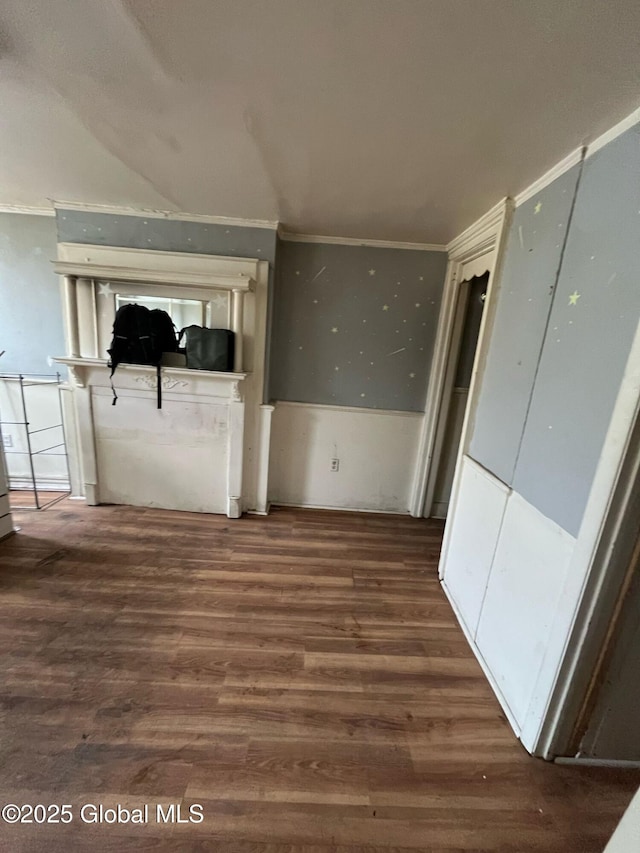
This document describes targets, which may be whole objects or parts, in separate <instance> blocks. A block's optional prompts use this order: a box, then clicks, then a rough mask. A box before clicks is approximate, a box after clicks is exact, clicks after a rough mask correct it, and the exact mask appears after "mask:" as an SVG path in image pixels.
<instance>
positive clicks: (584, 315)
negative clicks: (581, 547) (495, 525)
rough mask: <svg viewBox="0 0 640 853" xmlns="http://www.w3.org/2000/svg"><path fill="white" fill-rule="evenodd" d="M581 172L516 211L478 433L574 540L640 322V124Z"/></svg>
mask: <svg viewBox="0 0 640 853" xmlns="http://www.w3.org/2000/svg"><path fill="white" fill-rule="evenodd" d="M579 169H580V167H578V166H576V167H574V168H573V169H571V170H570V171H569V172H567V173H565V174H564V175H562V176H561V177H560V178H558V179H557V180H556V181H554V183H552V184H551V185H550V186H549V187H547V188H545V189H544V190H543V191H542V192H541V193H539V194H538V195H537V196H535V197H533V198H532V199H530V200H529V201H528V202H526V203H525V204H523V205H521V206H520V207H519V208H518V209H517V211H516V214H515V217H514V221H513V224H512V228H511V232H510V235H509V242H508V250H507V257H506V260H505V268H504V274H503V278H502V282H501V285H500V291H499V296H498V299H499V301H498V306H497V313H496V321H495V325H494V331H493V336H492V339H491V344H490V351H489V355H488V360H487V370H486V372H485V375H484V377H483V380H482V387H481V389H480V397H479V401H478V408H477V411H476V416H475V421H474V427H473V432H472V437H471V441H470V455H471V457H472V458H474V459H475V460H476V461H478V462H480V464H482V465H483V466H484V467H485V468H487V469H488V470H489V471H491V472H492V473H493V474H495V475H496V476H497V477H498V478H499V479H500V480H502V482H504V483H506V484H507V485H509V486H512V487H513V489H514V490H515V491H516V492H517V493H519V494H520V495H522V496H523V497H524V498H525V499H526V500H527V501H528V502H529V503H530V504H531V505H532V506H534V507H535V508H536V509H538V510H539V511H540V512H541V513H542V514H543V515H545V516H546V517H548V518H550V519H551V520H552V521H554V522H556V523H557V524H559V525H560V526H561V527H562V528H563V529H564V530H566V531H567V532H568V533H570V534H571V535H573V536H576V535H577V534H578V531H579V528H580V523H581V521H582V516H583V514H584V509H585V507H586V503H587V499H588V497H589V493H590V490H591V485H592V482H593V477H594V474H595V470H596V466H597V463H598V459H599V457H600V452H601V449H602V446H603V443H604V439H605V435H606V431H607V428H608V425H609V421H610V419H611V413H612V410H613V405H614V402H615V399H616V395H617V393H618V389H619V387H620V382H621V379H622V375H623V371H624V368H625V364H626V362H627V358H628V356H629V351H630V348H631V343H632V340H633V335H634V333H635V330H636V327H637V324H638V320H639V319H640V288H638V281H637V263H638V257H639V248H638V247H639V246H640V126H635V127H633V128H631V129H630V130H628V131H627V132H626V133H624V134H623V135H621V136H620V137H618V138H617V139H615V140H613V141H612V142H610V143H609V144H608V145H606V146H605V147H604V148H602V149H600V150H599V151H596V152H595V153H594V154H593V155H591V156H588V157H587V159H586V160H585V162H584V164H583V166H582V169H581V174H580V175H578V171H579ZM576 186H577V190H576V193H575V202H573V201H572V195H573V188H574V187H576ZM572 204H573V205H574V207H573V211H571V206H572ZM536 211H537V212H536ZM565 234H566V237H565V238H564V239H563V236H562V235H565Z"/></svg>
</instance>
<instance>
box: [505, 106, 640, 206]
mask: <svg viewBox="0 0 640 853" xmlns="http://www.w3.org/2000/svg"><path fill="white" fill-rule="evenodd" d="M638 123H640V107H638V108H637V109H635V110H634V111H633V112H632V113H630V114H629V115H628V116H626V117H625V118H623V119H622V121H619V122H618V123H617V124H614V126H613V127H611V128H609V130H606V131H605V132H604V133H602V134H601V135H600V136H598V137H596V139H594V140H593V142H591V143H589V144H587V145H581V146H579V147H578V148H576V149H575V150H574V151H572V152H571V153H570V154H568V155H567V156H566V157H564V158H563V159H562V160H560V161H558V162H557V163H556V165H555V166H552V167H551V168H550V169H549V170H548V171H547V172H545V173H544V174H543V175H541V176H540V177H539V178H538V179H537V180H535V181H534V182H533V183H532V184H529V186H528V187H527V188H526V189H524V190H522V192H519V193H518V194H517V195H516V197H515V205H516V207H519V206H520V205H521V204H524V202H525V201H528V200H529V199H530V198H532V197H533V196H534V195H537V193H539V192H540V191H541V190H543V189H544V188H545V187H548V186H549V184H552V183H553V182H554V181H555V180H556V179H557V178H559V177H560V175H563V174H564V173H565V172H568V171H569V169H571V167H572V166H575V165H576V163H579V162H580V161H581V160H585V159H587V158H589V157H591V155H592V154H595V153H596V151H600V149H601V148H604V146H605V145H608V144H609V143H610V142H612V141H613V140H614V139H616V138H617V137H618V136H621V135H622V134H623V133H625V132H626V131H627V130H629V129H630V128H632V127H634V125H636V124H638Z"/></svg>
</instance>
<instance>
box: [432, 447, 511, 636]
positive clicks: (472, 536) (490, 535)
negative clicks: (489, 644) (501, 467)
mask: <svg viewBox="0 0 640 853" xmlns="http://www.w3.org/2000/svg"><path fill="white" fill-rule="evenodd" d="M461 464H462V471H461V474H460V483H459V487H458V491H457V497H456V498H455V500H456V503H455V512H453V513H452V514H451V515H450V521H449V527H448V529H447V535H446V540H445V548H444V550H443V555H442V560H441V565H440V574H441V577H442V579H443V582H444V583H445V585H446V587H447V593H448V594H449V595H450V597H451V598H452V599H453V601H454V602H455V605H456V607H457V609H458V612H459V613H460V615H461V616H462V618H463V620H464V622H465V625H466V627H467V630H468V632H469V634H470V635H471V636H472V637H473V636H474V635H475V632H476V628H477V625H478V620H479V618H480V611H481V608H482V601H483V598H484V593H485V589H486V586H487V579H488V577H489V572H490V571H491V564H492V561H493V555H494V552H495V550H496V543H497V541H498V536H499V534H500V525H501V523H502V516H503V514H504V509H505V506H506V503H507V497H508V494H509V489H508V488H507V487H506V486H505V485H504V483H501V482H500V480H497V479H496V478H495V477H493V476H492V475H491V474H489V472H488V471H485V470H484V468H481V467H480V466H479V465H477V464H476V463H475V462H474V461H473V460H472V459H470V458H469V457H468V456H464V457H463V458H462V462H461Z"/></svg>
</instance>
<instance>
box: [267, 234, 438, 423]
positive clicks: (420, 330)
mask: <svg viewBox="0 0 640 853" xmlns="http://www.w3.org/2000/svg"><path fill="white" fill-rule="evenodd" d="M446 265H447V255H446V253H445V252H424V251H418V250H413V249H387V248H372V247H367V246H343V245H330V244H323V243H301V242H284V243H283V244H282V246H281V248H280V253H279V262H278V275H277V284H276V302H275V316H274V325H273V338H272V341H273V344H272V363H271V396H272V397H273V398H274V399H277V400H290V401H298V402H308V403H324V404H329V405H341V406H358V407H364V408H373V409H397V410H402V411H422V410H423V409H424V402H425V393H426V388H427V381H428V375H429V368H430V365H431V357H432V353H433V344H434V340H435V334H436V328H437V323H438V312H439V310H440V301H441V297H442V289H443V284H444V277H445V271H446Z"/></svg>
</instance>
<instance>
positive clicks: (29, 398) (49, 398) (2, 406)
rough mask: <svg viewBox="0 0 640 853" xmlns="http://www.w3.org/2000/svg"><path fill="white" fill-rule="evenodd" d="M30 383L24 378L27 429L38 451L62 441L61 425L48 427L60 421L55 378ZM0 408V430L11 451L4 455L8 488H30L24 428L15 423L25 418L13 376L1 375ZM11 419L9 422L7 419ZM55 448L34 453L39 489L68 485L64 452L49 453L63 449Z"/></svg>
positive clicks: (55, 488)
mask: <svg viewBox="0 0 640 853" xmlns="http://www.w3.org/2000/svg"><path fill="white" fill-rule="evenodd" d="M38 381H39V382H41V383H42V384H38V385H35V384H30V383H29V378H28V377H27V378H26V379H25V389H24V393H25V400H26V404H27V417H28V419H29V429H30V430H31V431H32V432H33V433H34V435H33V436H32V438H31V446H32V450H33V451H34V452H35V451H38V450H43V449H44V448H47V447H51V446H52V445H54V444H58V443H59V442H62V441H64V433H63V429H62V427H57V428H56V429H47V428H48V427H51V426H53V425H54V424H59V423H60V422H61V411H60V400H59V397H58V393H59V392H58V384H57V382H46V380H44V379H39V380H38ZM0 412H2V420H3V421H4V422H5V426H4V427H3V433H4V435H5V439H8V440H9V441H10V442H11V447H10V448H9V449H10V451H11V452H10V453H8V454H7V456H6V465H7V473H8V476H9V481H10V483H11V488H13V489H31V488H32V481H31V467H30V465H29V455H28V452H27V450H28V445H27V435H26V431H25V428H24V427H23V426H20V425H19V424H17V423H15V422H16V421H21V420H24V414H23V410H22V399H21V397H20V383H19V382H18V381H17V380H14V379H0ZM11 421H12V422H14V423H9V422H11ZM62 450H63V449H62V448H57V449H55V450H53V451H52V452H51V453H49V454H47V453H36V454H35V455H34V457H33V466H34V470H35V475H36V482H37V484H38V488H40V489H43V490H44V489H53V490H61V491H64V490H65V489H68V488H69V475H68V473H67V462H66V459H65V458H64V456H59V455H52V454H59V453H61V452H62Z"/></svg>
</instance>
